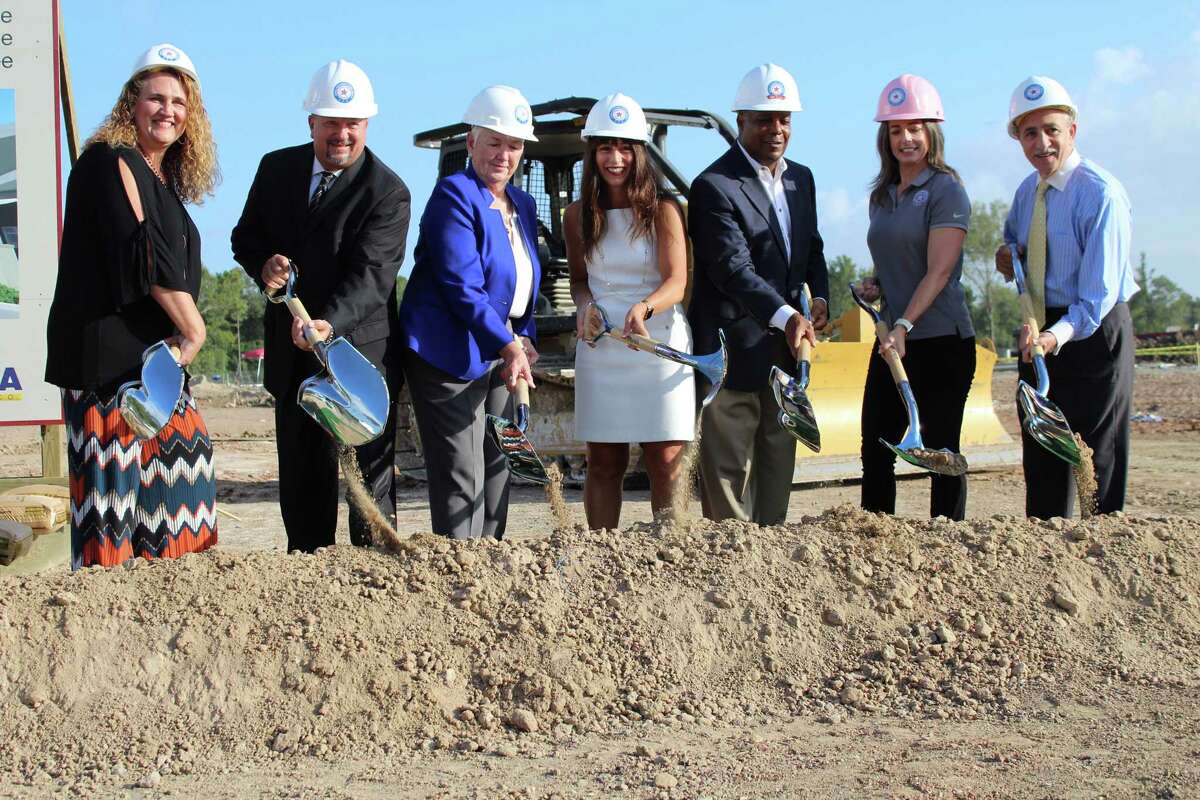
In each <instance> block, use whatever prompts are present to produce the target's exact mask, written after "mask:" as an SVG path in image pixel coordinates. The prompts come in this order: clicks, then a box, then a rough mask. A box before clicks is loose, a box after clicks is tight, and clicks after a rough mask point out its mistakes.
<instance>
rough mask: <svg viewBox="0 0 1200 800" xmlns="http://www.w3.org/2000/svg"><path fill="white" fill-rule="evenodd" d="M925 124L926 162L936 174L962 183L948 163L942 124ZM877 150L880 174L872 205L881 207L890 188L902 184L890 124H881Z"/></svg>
mask: <svg viewBox="0 0 1200 800" xmlns="http://www.w3.org/2000/svg"><path fill="white" fill-rule="evenodd" d="M924 122H925V138H926V139H928V140H929V153H928V155H927V156H926V160H927V161H928V162H929V168H930V169H932V170H935V171H936V172H944V173H946V174H947V175H949V176H950V177H952V178H954V180H956V181H958V182H959V183H962V178H960V177H958V173H957V172H956V171H955V170H954V168H953V167H951V166H950V165H949V164H947V163H946V139H945V137H944V136H942V126H941V123H939V122H936V121H934V120H931V119H927V120H925V121H924ZM875 149H876V150H878V151H879V174H878V175H876V176H875V180H873V181H871V205H872V206H881V205H883V201H884V200H886V199H887V190H888V187H889V186H891V185H893V184H897V183H899V182H900V162H899V161H897V160H896V156H895V155H893V154H892V143H891V141H890V139H889V137H888V123H886V122H881V123H879V133H878V134H876V136H875Z"/></svg>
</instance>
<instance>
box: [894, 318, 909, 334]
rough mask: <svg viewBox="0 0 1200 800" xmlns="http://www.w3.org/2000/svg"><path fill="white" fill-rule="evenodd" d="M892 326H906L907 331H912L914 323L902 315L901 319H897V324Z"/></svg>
mask: <svg viewBox="0 0 1200 800" xmlns="http://www.w3.org/2000/svg"><path fill="white" fill-rule="evenodd" d="M892 327H896V328H904V332H905V333H912V329H913V324H912V323H911V322H909V321H908V320H906V319H905V318H904V317H901V318H900V319H898V320H896V324H895V325H894V326H892Z"/></svg>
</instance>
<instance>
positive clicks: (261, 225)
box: [232, 144, 409, 399]
mask: <svg viewBox="0 0 1200 800" xmlns="http://www.w3.org/2000/svg"><path fill="white" fill-rule="evenodd" d="M312 166H313V147H312V144H303V145H299V146H297V147H288V148H285V149H283V150H276V151H275V152H273V153H267V154H266V155H265V156H263V159H262V163H260V164H259V166H258V173H257V174H256V175H255V176H254V183H253V184H252V185H251V186H250V195H249V196H248V197H247V198H246V207H245V209H244V210H243V211H242V217H241V219H240V220H238V224H237V227H235V228H234V229H233V237H232V238H233V257H234V258H235V259H236V260H237V262H238V263H239V264H241V265H242V268H243V269H245V270H246V273H247V274H248V275H249V276H250V277H251V278H253V279H254V282H255V283H257V284H258V285H259V288H262V286H263V283H262V265H263V262H264V261H266V260H267V259H268V258H270V257H271V256H272V255H274V254H275V253H279V254H281V255H284V256H287V257H288V258H290V259H292V261H293V262H295V264H296V267H297V270H298V272H299V275H298V277H297V279H296V293H297V295H299V297H300V299H301V300H302V301H303V302H304V305H305V307H306V308H307V309H308V313H309V315H311V316H312V318H313V319H323V320H326V321H327V322H329V324H330V325H332V326H333V330H334V335H335V336H344V337H346V338H347V339H349V340H350V342H351V343H352V344H353V345H354V346H355V347H356V348H358V350H359V352H361V353H362V354H363V355H364V356H366V357H367V358H368V359H370V360H371V362H372V363H373V364H375V366H377V367H379V368H380V369H381V370H383V372H384V375H385V376H386V377H387V382H388V386H389V387H390V388H391V390H392V393H393V395H394V394H395V392H396V391H397V390H398V389H399V386H400V383H401V381H402V373H401V367H400V353H399V350H398V348H396V347H395V345H393V344H392V339H393V337H392V335H391V334H392V329H393V327H394V326H396V324H397V323H396V319H397V314H396V273H397V272H398V271H399V270H400V264H401V262H402V261H403V260H404V245H405V240H406V237H407V236H408V216H409V193H408V187H406V186H405V185H404V182H403V181H402V180H400V178H399V177H397V175H396V174H395V173H394V172H392V171H391V170H390V169H388V168H387V166H386V165H384V163H383V162H382V161H380V160H379V159H378V158H376V157H375V155H374V154H373V153H372V152H371V151H370V150H369V149H364V150H363V154H362V156H360V157H359V159H358V160H357V161H355V162H354V163H353V164H351V165H350V166H349V167H347V168H346V169H345V170H344V171H343V172H342V174H341V175H340V176H339V177H338V179H337V181H335V182H334V184H333V186H332V187H330V189H329V191H328V192H327V193H326V194H325V196H324V197H323V198H322V200H321V203H320V205H319V206H317V208H316V210H315V211H313V212H312V213H311V214H310V213H309V210H308V190H309V185H310V184H311V182H312ZM291 325H292V315H291V313H290V312H289V311H288V310H287V307H286V306H285V305H283V304H275V303H268V304H267V313H266V318H265V320H264V328H265V333H264V338H265V339H266V342H265V346H266V365H265V374H264V376H263V383H264V385H265V386H266V388H267V391H269V392H270V393H271V394H272V395H274V396H275V398H276V399H281V398H284V397H291V396H294V395H295V393H296V390H297V388H298V387H299V385H300V383H301V381H303V380H304V379H305V378H308V377H309V376H311V375H313V374H314V373H316V372H317V370H318V369H319V368H320V364H319V363H318V362H317V359H316V357H315V356H314V355H312V354H311V353H306V352H304V351H302V350H300V349H299V348H297V347H296V346H295V345H294V344H292V335H291Z"/></svg>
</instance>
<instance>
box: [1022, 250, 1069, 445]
mask: <svg viewBox="0 0 1200 800" xmlns="http://www.w3.org/2000/svg"><path fill="white" fill-rule="evenodd" d="M1008 249H1009V251H1010V252H1011V253H1012V262H1013V279H1014V280H1015V281H1016V284H1017V294H1018V295H1019V297H1020V302H1021V315H1022V316H1024V317H1025V322H1026V324H1027V325H1029V342H1030V350H1032V351H1033V371H1034V374H1036V375H1037V389H1036V390H1035V389H1034V388H1033V387H1032V386H1030V385H1029V384H1028V383H1026V382H1025V381H1023V380H1022V381H1020V382H1019V383H1018V384H1017V401H1018V402H1019V403H1020V404H1021V410H1022V411H1024V412H1025V418H1024V419H1023V420H1021V425H1022V427H1024V428H1025V430H1026V432H1027V433H1028V434H1029V435H1030V436H1032V437H1033V439H1034V441H1036V442H1037V443H1038V444H1040V445H1041V446H1042V447H1044V448H1046V449H1047V450H1049V451H1050V452H1051V453H1053V454H1054V455H1056V456H1058V457H1059V458H1061V459H1062V460H1063V461H1066V462H1067V463H1068V464H1070V465H1071V466H1073V467H1078V466H1079V465H1080V463H1081V462H1082V460H1083V459H1082V456H1081V455H1080V454H1079V445H1078V444H1076V442H1075V436H1074V434H1072V433H1071V426H1070V425H1068V424H1067V418H1066V417H1065V416H1063V413H1062V411H1060V410H1059V408H1058V406H1056V405H1055V404H1054V403H1052V402H1051V401H1050V400H1049V399H1048V398H1047V397H1046V394H1047V393H1048V392H1049V391H1050V373H1048V372H1047V371H1046V351H1045V349H1044V348H1043V347H1042V345H1041V344H1040V343H1038V336H1039V335H1040V331H1039V330H1038V323H1037V318H1036V317H1035V316H1034V314H1033V301H1032V300H1031V299H1030V298H1029V293H1028V291H1027V290H1026V286H1025V270H1024V269H1022V267H1021V257H1020V255H1018V254H1017V246H1016V245H1009V248H1008Z"/></svg>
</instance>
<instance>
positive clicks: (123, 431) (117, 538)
mask: <svg viewBox="0 0 1200 800" xmlns="http://www.w3.org/2000/svg"><path fill="white" fill-rule="evenodd" d="M63 409H64V412H65V415H66V422H67V434H68V437H69V440H68V442H67V463H68V465H69V467H70V472H71V568H72V569H79V568H81V567H89V566H92V565H95V564H100V565H102V566H106V567H110V566H115V565H117V564H121V563H123V562H125V561H127V560H129V559H130V558H136V557H139V556H140V557H142V558H148V559H149V558H177V557H179V556H181V555H184V554H185V553H197V552H200V551H201V550H207V549H208V548H209V547H212V546H213V545H214V544H216V543H217V508H216V481H215V479H214V477H213V458H212V455H213V453H212V440H211V439H210V438H209V436H208V429H207V428H206V427H205V425H204V420H203V419H201V418H200V412H199V411H197V409H196V403H195V401H194V400H193V399H192V396H191V394H190V393H189V392H187V391H185V392H184V394H183V397H182V398H181V399H180V401H179V406H178V408H176V409H175V413H174V414H173V415H172V416H171V421H170V422H168V423H167V426H166V427H165V428H163V430H162V431H160V432H159V434H158V436H156V437H155V438H154V439H151V440H141V439H138V438H137V437H136V436H135V435H134V432H133V430H132V429H131V428H130V427H129V426H128V425H127V424H126V423H125V420H124V419H123V418H122V417H121V412H120V411H119V410H118V408H117V402H116V398H115V397H112V398H107V399H102V398H99V397H97V396H96V394H95V393H94V392H82V391H76V390H73V389H69V390H67V391H65V392H64V393H63Z"/></svg>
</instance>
